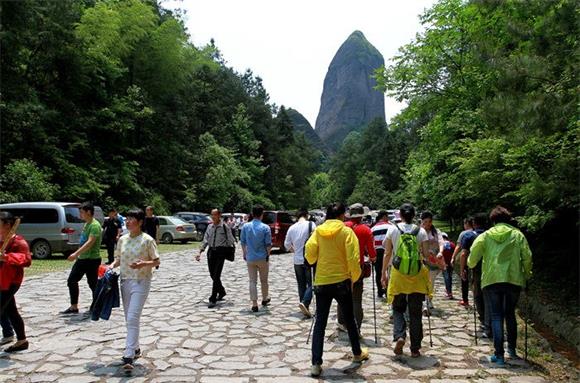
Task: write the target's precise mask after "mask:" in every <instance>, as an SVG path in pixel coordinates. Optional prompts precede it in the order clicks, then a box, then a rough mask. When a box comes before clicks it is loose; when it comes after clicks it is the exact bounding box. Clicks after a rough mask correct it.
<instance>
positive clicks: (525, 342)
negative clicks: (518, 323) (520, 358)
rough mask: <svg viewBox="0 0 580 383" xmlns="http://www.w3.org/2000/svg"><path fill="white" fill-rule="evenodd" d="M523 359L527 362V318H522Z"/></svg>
mask: <svg viewBox="0 0 580 383" xmlns="http://www.w3.org/2000/svg"><path fill="white" fill-rule="evenodd" d="M524 360H525V361H526V363H527V362H528V318H527V317H526V318H524Z"/></svg>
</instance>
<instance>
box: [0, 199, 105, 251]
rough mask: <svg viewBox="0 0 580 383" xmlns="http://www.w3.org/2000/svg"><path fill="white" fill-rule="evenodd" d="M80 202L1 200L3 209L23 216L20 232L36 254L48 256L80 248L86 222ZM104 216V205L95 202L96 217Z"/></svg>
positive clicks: (1, 209) (0, 207) (1, 208)
mask: <svg viewBox="0 0 580 383" xmlns="http://www.w3.org/2000/svg"><path fill="white" fill-rule="evenodd" d="M80 206H81V204H80V203H75V202H18V203H8V204H2V205H0V211H8V212H10V213H12V214H13V215H14V216H16V217H20V218H21V222H20V226H19V228H18V231H17V233H18V234H20V235H22V236H23V237H24V239H25V240H26V241H27V242H28V245H29V246H30V251H31V252H32V255H33V257H35V258H38V259H45V258H48V257H50V255H51V254H53V253H63V254H64V255H68V254H71V253H72V252H74V251H75V250H76V249H78V248H79V242H80V238H81V232H82V231H83V226H84V224H85V223H84V221H83V220H82V219H81V217H80V212H79V207H80ZM99 218H101V219H99ZM103 218H104V217H103V211H102V209H101V208H100V207H98V206H95V219H97V220H98V221H99V222H102V221H101V220H102V219H103Z"/></svg>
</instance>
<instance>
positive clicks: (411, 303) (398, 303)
mask: <svg viewBox="0 0 580 383" xmlns="http://www.w3.org/2000/svg"><path fill="white" fill-rule="evenodd" d="M424 300H425V295H423V294H419V293H414V294H408V295H407V294H399V295H395V298H394V299H393V322H394V329H393V340H394V341H396V340H398V339H399V338H403V339H407V322H406V321H405V311H406V310H407V306H408V308H409V333H410V336H411V352H416V351H419V349H420V348H421V341H422V340H423V310H422V308H423V301H424Z"/></svg>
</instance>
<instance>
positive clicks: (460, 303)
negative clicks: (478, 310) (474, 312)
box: [457, 300, 469, 307]
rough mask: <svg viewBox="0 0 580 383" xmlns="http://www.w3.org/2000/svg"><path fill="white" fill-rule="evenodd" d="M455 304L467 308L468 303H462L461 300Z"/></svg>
mask: <svg viewBox="0 0 580 383" xmlns="http://www.w3.org/2000/svg"><path fill="white" fill-rule="evenodd" d="M457 304H458V305H459V306H463V307H467V306H469V301H463V300H461V301H459V302H458V303H457Z"/></svg>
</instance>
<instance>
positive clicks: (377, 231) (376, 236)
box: [371, 222, 393, 250]
mask: <svg viewBox="0 0 580 383" xmlns="http://www.w3.org/2000/svg"><path fill="white" fill-rule="evenodd" d="M392 226H393V225H392V224H391V223H390V222H379V223H377V224H376V225H375V226H373V227H372V229H371V231H372V232H373V242H374V244H375V249H383V250H384V249H385V247H384V246H383V242H384V241H385V238H386V237H387V233H388V232H389V227H392Z"/></svg>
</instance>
